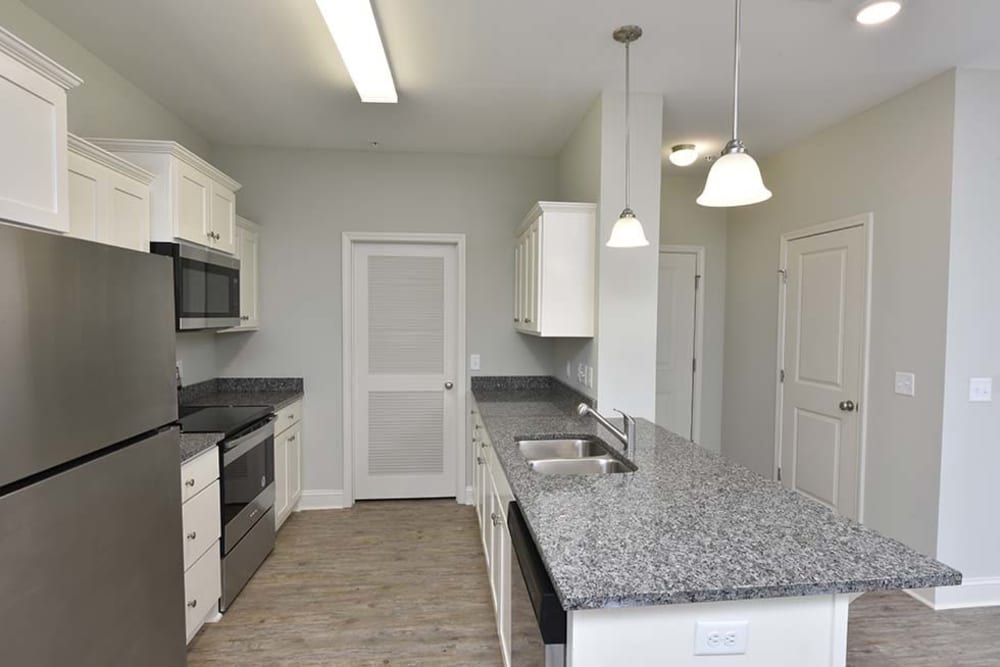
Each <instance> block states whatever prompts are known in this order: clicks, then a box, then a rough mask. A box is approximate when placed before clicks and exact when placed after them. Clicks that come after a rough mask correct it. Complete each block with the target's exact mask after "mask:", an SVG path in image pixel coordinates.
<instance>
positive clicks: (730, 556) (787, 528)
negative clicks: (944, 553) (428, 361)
mask: <svg viewBox="0 0 1000 667" xmlns="http://www.w3.org/2000/svg"><path fill="white" fill-rule="evenodd" d="M473 394H474V396H475V397H476V399H477V403H478V407H479V412H480V415H481V417H482V419H483V422H484V424H485V426H486V430H487V432H488V433H489V435H490V438H491V440H492V442H493V446H494V448H495V450H496V454H497V458H498V459H499V461H500V465H501V466H502V467H503V469H504V472H505V473H506V476H507V479H508V481H509V483H510V486H511V490H512V491H513V493H514V496H515V498H516V499H517V501H518V504H519V506H520V508H521V511H522V513H523V514H524V516H525V519H526V520H527V523H528V526H529V529H530V530H531V533H532V535H533V537H534V539H535V542H536V544H537V545H538V549H539V552H540V553H541V556H542V560H543V561H544V562H545V566H546V568H547V570H548V572H549V575H550V577H551V579H552V583H553V585H554V586H555V589H556V592H557V593H558V595H559V599H560V602H561V603H562V606H563V608H565V609H566V610H580V609H597V608H605V607H621V606H646V605H666V604H676V603H689V602H709V601H721V600H741V599H760V598H774V597H791V596H803V595H819V594H832V593H855V592H858V593H860V592H864V591H870V590H891V589H903V588H928V587H934V586H952V585H957V584H959V583H961V579H962V575H961V574H960V573H959V572H957V571H955V570H953V569H952V568H950V567H948V566H946V565H943V564H941V563H939V562H937V561H935V560H933V559H931V558H928V557H926V556H923V555H921V554H919V553H917V552H916V551H914V550H913V549H911V548H909V547H907V546H905V545H903V544H902V543H900V542H898V541H896V540H893V539H890V538H887V537H884V536H882V535H880V534H879V533H876V532H875V531H873V530H871V529H869V528H866V527H864V526H862V525H860V524H858V523H856V522H854V521H851V520H850V519H847V518H844V517H842V516H839V515H837V514H835V513H834V512H832V511H831V510H830V509H828V508H827V507H825V506H823V505H821V504H819V503H818V502H815V501H813V500H810V499H808V498H806V497H804V496H802V495H800V494H798V493H796V492H794V491H791V490H789V489H786V488H784V487H783V486H781V485H780V484H778V483H775V482H772V481H771V480H768V479H765V478H764V477H761V476H760V475H757V474H756V473H753V472H751V471H750V470H748V469H746V468H744V467H742V466H740V465H738V464H736V463H734V462H732V461H730V460H728V459H726V458H724V457H722V456H719V455H717V454H714V453H712V452H709V451H708V450H705V449H703V448H701V447H699V446H697V445H695V444H693V443H691V442H689V441H688V440H686V439H685V438H683V437H681V436H679V435H676V434H674V433H671V432H669V431H667V430H666V429H663V428H661V427H658V426H656V425H654V424H652V423H650V422H648V421H646V420H642V419H639V420H637V423H638V443H637V446H636V451H635V452H633V453H630V454H629V458H630V459H631V460H632V461H633V462H634V463H635V464H636V465H637V466H638V470H637V471H636V472H634V473H626V474H614V475H606V476H605V475H594V476H582V475H581V476H556V475H541V474H539V473H535V472H533V471H531V470H530V469H529V468H528V465H527V462H526V460H525V459H524V457H523V456H522V455H521V453H520V452H519V451H518V449H517V447H516V445H515V440H516V439H518V438H520V437H523V436H529V437H530V436H551V435H585V434H596V435H597V436H599V437H601V438H602V439H603V440H604V441H605V442H607V443H608V444H609V445H611V446H612V447H614V448H615V449H616V450H618V451H619V452H620V451H621V445H620V443H619V441H618V440H617V439H615V438H614V437H613V436H612V435H611V434H610V433H608V432H607V431H605V430H604V429H603V427H601V426H600V425H599V424H597V422H596V421H595V420H594V419H593V418H589V417H588V418H582V417H579V416H578V415H576V413H575V412H574V411H573V407H574V405H575V404H576V403H577V402H578V400H579V395H576V394H574V393H573V392H571V391H569V390H568V389H565V388H562V387H561V385H558V383H551V384H550V385H549V386H543V385H542V384H540V385H539V386H537V387H531V386H527V387H520V388H513V389H507V388H504V387H503V386H489V385H488V384H484V383H480V384H479V385H478V386H476V384H475V383H474V386H473Z"/></svg>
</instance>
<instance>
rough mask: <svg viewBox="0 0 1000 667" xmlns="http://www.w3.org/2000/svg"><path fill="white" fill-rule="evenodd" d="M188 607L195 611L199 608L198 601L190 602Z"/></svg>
mask: <svg viewBox="0 0 1000 667" xmlns="http://www.w3.org/2000/svg"><path fill="white" fill-rule="evenodd" d="M188 606H189V607H191V608H192V609H194V608H195V607H197V606H198V601H197V600H191V601H190V602H188Z"/></svg>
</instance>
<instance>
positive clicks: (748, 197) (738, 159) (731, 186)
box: [698, 0, 771, 207]
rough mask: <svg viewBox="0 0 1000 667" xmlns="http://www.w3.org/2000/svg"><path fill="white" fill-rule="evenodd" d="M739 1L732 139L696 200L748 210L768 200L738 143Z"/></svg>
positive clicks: (738, 0)
mask: <svg viewBox="0 0 1000 667" xmlns="http://www.w3.org/2000/svg"><path fill="white" fill-rule="evenodd" d="M741 5H742V0H736V30H735V33H736V37H735V44H734V49H733V51H734V55H733V138H732V139H731V140H730V141H729V143H727V144H726V147H725V148H723V149H722V155H721V156H720V157H719V158H718V159H717V160H716V161H715V162H714V163H713V164H712V169H711V170H710V171H709V172H708V180H707V181H706V182H705V189H704V191H702V193H701V196H700V197H698V203H699V204H701V205H702V206H714V207H724V206H748V205H750V204H757V203H759V202H762V201H766V200H768V199H770V198H771V191H770V190H768V189H767V188H766V187H765V186H764V179H763V178H762V177H761V175H760V167H758V166H757V161H756V160H754V159H753V158H752V157H751V156H750V154H749V153H747V149H746V147H745V146H744V145H743V142H742V141H740V22H741V19H742V6H741Z"/></svg>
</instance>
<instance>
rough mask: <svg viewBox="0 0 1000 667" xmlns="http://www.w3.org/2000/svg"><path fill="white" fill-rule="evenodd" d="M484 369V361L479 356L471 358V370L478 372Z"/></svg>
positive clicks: (471, 356)
mask: <svg viewBox="0 0 1000 667" xmlns="http://www.w3.org/2000/svg"><path fill="white" fill-rule="evenodd" d="M481 367H482V359H481V358H480V356H479V355H478V354H473V355H470V356H469V370H473V371H478V370H479V369H480V368H481Z"/></svg>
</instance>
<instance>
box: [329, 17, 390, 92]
mask: <svg viewBox="0 0 1000 667" xmlns="http://www.w3.org/2000/svg"><path fill="white" fill-rule="evenodd" d="M316 4H317V5H318V6H319V11H320V13H321V14H322V15H323V20H324V21H326V27H327V28H328V29H329V30H330V35H332V36H333V41H334V42H336V44H337V50H338V51H340V57H341V59H342V60H343V61H344V66H345V67H346V68H347V73H348V74H350V75H351V80H352V81H353V82H354V87H355V88H357V89H358V95H360V96H361V101H362V102H376V103H379V102H381V103H389V104H394V103H396V102H398V101H399V98H398V97H397V95H396V84H395V83H394V82H393V80H392V71H391V70H390V69H389V60H388V59H387V58H386V55H385V47H384V46H383V45H382V37H381V36H380V35H379V32H378V24H377V23H376V22H375V13H374V11H372V5H371V2H370V0H316Z"/></svg>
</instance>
